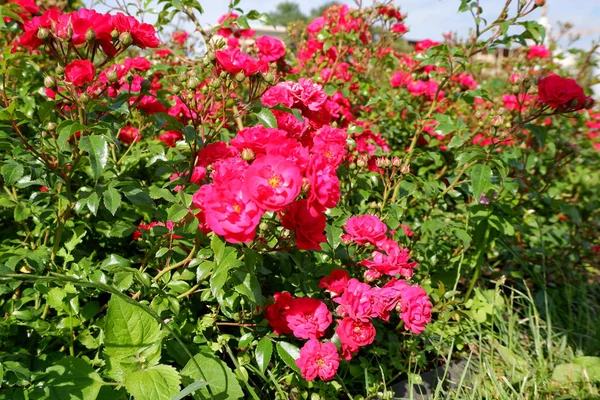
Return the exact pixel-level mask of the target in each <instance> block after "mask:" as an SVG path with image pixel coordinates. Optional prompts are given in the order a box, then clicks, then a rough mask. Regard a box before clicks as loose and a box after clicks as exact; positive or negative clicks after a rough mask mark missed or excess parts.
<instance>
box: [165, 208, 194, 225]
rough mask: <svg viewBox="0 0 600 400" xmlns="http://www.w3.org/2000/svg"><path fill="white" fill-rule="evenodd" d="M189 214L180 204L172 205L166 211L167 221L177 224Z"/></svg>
mask: <svg viewBox="0 0 600 400" xmlns="http://www.w3.org/2000/svg"><path fill="white" fill-rule="evenodd" d="M188 213H189V210H188V208H187V207H185V206H183V205H181V204H173V205H172V206H171V207H169V209H168V210H167V219H168V220H169V221H173V222H179V221H181V220H182V219H183V217H185V216H186V215H187V214H188Z"/></svg>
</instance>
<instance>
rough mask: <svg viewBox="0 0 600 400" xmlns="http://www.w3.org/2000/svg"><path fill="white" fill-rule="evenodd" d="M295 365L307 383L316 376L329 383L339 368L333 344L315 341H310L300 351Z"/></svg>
mask: <svg viewBox="0 0 600 400" xmlns="http://www.w3.org/2000/svg"><path fill="white" fill-rule="evenodd" d="M296 365H297V366H298V368H300V371H301V372H302V377H303V378H304V379H306V380H307V381H312V380H313V379H315V378H316V377H317V376H318V377H319V378H321V379H322V380H324V381H330V380H332V379H333V377H334V376H335V374H336V372H337V369H338V367H339V366H340V356H339V354H338V351H337V348H336V347H335V345H334V344H333V343H331V342H326V343H321V342H319V341H318V340H317V339H311V340H309V341H308V342H306V343H305V344H304V346H303V347H302V348H301V349H300V357H299V358H298V359H297V360H296Z"/></svg>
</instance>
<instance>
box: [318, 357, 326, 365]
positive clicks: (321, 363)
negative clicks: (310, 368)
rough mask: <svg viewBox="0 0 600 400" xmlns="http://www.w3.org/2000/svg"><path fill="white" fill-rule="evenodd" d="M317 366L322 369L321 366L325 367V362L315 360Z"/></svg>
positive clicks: (320, 359)
mask: <svg viewBox="0 0 600 400" xmlns="http://www.w3.org/2000/svg"><path fill="white" fill-rule="evenodd" d="M317 365H318V366H319V367H323V366H324V365H325V361H324V360H323V359H322V358H319V359H318V360H317Z"/></svg>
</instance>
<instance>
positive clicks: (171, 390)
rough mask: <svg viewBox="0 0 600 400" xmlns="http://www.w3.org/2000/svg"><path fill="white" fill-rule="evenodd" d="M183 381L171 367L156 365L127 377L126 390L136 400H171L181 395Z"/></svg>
mask: <svg viewBox="0 0 600 400" xmlns="http://www.w3.org/2000/svg"><path fill="white" fill-rule="evenodd" d="M180 382H181V379H180V377H179V374H178V373H177V370H176V369H175V368H173V367H171V366H169V365H155V366H153V367H150V368H148V369H144V370H141V371H134V372H130V373H128V374H127V375H126V376H125V388H126V389H127V392H128V393H129V394H131V395H132V396H133V397H134V398H135V400H171V399H172V398H173V397H175V396H176V395H177V394H178V393H179V384H180Z"/></svg>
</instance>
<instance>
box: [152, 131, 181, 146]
mask: <svg viewBox="0 0 600 400" xmlns="http://www.w3.org/2000/svg"><path fill="white" fill-rule="evenodd" d="M182 138H183V135H182V134H181V132H179V131H166V132H165V133H163V134H162V135H160V136H159V137H158V140H160V141H161V142H163V143H164V144H166V145H167V146H169V147H175V144H176V143H177V141H178V140H181V139H182Z"/></svg>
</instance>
